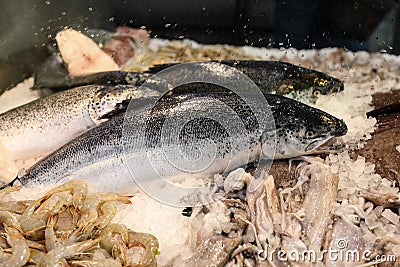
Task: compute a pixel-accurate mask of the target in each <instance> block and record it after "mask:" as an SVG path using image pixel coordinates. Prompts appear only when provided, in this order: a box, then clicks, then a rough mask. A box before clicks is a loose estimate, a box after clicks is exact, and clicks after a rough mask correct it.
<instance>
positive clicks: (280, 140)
mask: <svg viewBox="0 0 400 267" xmlns="http://www.w3.org/2000/svg"><path fill="white" fill-rule="evenodd" d="M237 97H238V96H237V95H235V94H232V93H223V92H218V93H207V94H172V95H167V96H164V97H163V98H162V99H161V100H159V101H158V102H157V105H156V106H155V107H154V108H153V109H152V110H151V113H150V115H149V116H148V113H146V110H145V109H143V110H142V109H141V105H140V101H142V100H136V101H138V103H136V104H135V107H136V115H135V117H134V118H133V119H132V120H128V121H126V120H125V124H124V115H123V114H120V115H118V116H115V117H113V118H111V119H110V120H108V121H106V122H104V123H102V124H101V125H99V126H98V127H96V128H94V129H92V130H90V131H88V132H86V133H84V134H83V135H81V136H79V137H77V138H76V139H74V140H72V141H71V142H69V143H68V144H66V145H64V146H63V147H61V148H60V149H58V150H57V151H55V152H54V153H52V154H51V155H49V156H48V157H46V158H44V159H42V160H41V161H39V162H38V163H36V164H35V165H34V166H33V167H32V168H31V169H30V170H29V171H28V173H27V174H26V175H25V176H23V177H21V179H20V181H21V182H22V184H23V185H25V186H34V185H37V184H47V183H54V182H56V181H60V180H63V179H72V178H74V177H75V178H80V179H86V180H88V182H89V183H90V184H92V186H93V188H96V190H100V191H102V190H107V191H115V192H124V190H125V189H126V188H129V186H130V185H132V184H133V183H134V182H133V180H132V179H131V173H133V174H134V175H138V176H143V177H149V179H151V176H152V174H151V173H152V172H151V170H149V169H147V167H146V166H147V165H146V164H144V162H146V159H148V156H149V155H156V156H159V155H163V153H165V151H181V152H183V153H184V154H185V155H186V157H187V158H190V157H193V158H196V156H198V153H197V152H198V151H199V149H201V148H208V147H211V146H212V147H214V148H215V147H216V148H217V151H216V152H215V153H214V152H213V151H211V150H208V149H205V150H201V151H202V154H201V155H202V156H203V157H205V158H206V159H210V160H211V159H212V161H211V162H212V163H211V164H210V165H209V166H208V167H207V168H206V169H204V170H202V171H201V172H199V173H196V172H193V173H190V174H187V173H184V175H185V177H187V175H190V176H191V177H194V178H196V177H197V176H199V177H203V178H204V177H209V176H211V175H213V174H215V173H221V172H223V171H229V170H231V169H233V168H236V167H239V166H242V165H244V164H247V163H248V162H250V161H254V160H256V159H259V158H262V157H267V158H271V157H275V158H290V157H296V156H300V155H304V154H307V153H312V152H313V151H312V150H308V151H307V149H308V148H309V146H310V145H311V144H313V143H315V142H322V141H326V140H328V139H330V138H332V137H334V136H340V135H343V134H345V133H346V131H347V127H346V125H345V124H344V123H343V121H341V120H339V119H337V118H335V117H333V116H331V115H329V114H327V113H325V112H323V111H321V110H318V109H315V108H312V107H309V106H307V105H304V104H302V103H299V102H297V101H294V100H291V99H288V98H285V97H282V96H277V95H265V97H266V100H267V101H268V103H269V104H270V107H271V112H272V115H273V117H274V119H275V126H276V127H275V128H274V127H267V128H262V127H261V125H270V124H268V121H263V120H268V119H269V118H270V117H269V116H268V115H270V114H268V112H267V111H265V116H262V118H261V120H262V121H259V120H257V119H256V118H255V115H254V114H253V113H252V110H251V109H249V106H247V103H243V102H241V101H240V100H239V99H238V98H237ZM215 99H217V100H219V101H222V102H224V103H227V104H228V105H230V108H231V109H232V110H235V111H236V112H237V116H238V117H237V116H236V118H233V116H231V115H229V114H225V113H223V112H222V113H221V112H217V111H218V107H217V105H216V104H215V101H213V100H215ZM253 104H254V105H258V104H259V103H253ZM188 110H192V111H193V112H194V113H196V114H208V115H209V116H203V117H204V119H201V118H198V119H197V121H196V123H185V124H184V125H180V126H181V128H180V129H178V130H179V131H178V132H174V131H172V130H171V131H166V132H164V133H163V132H162V129H163V127H164V126H165V123H166V121H167V118H168V117H171V119H172V121H180V119H182V116H185V114H186V113H187V111H188ZM215 116H219V117H218V120H217V121H225V122H227V123H228V125H231V126H232V125H233V126H234V127H233V129H234V131H232V132H225V131H224V128H223V127H220V126H219V125H218V124H217V123H215V121H214V120H210V119H208V118H215ZM207 117H208V118H207ZM238 122H240V123H239V124H237V125H238V126H237V127H239V125H241V127H242V129H241V130H239V128H235V127H236V124H235V123H238ZM126 125H128V126H129V127H128V128H126ZM176 128H177V127H174V128H173V129H176ZM302 131H305V132H304V133H302ZM307 131H312V132H314V133H315V134H314V136H308V135H307V134H306V132H307ZM124 133H125V134H124ZM162 133H163V134H162ZM274 134H276V141H277V145H276V146H277V147H278V150H281V152H280V153H277V154H275V155H274V154H273V153H271V151H270V150H269V149H273V148H274V147H272V146H271V144H273V143H274V142H273V141H271V138H273V137H274ZM268 135H269V136H268ZM126 136H129V137H130V138H128V139H127V138H126ZM176 137H179V138H176ZM292 139H293V140H292ZM288 140H292V141H288ZM296 140H297V142H296ZM177 149H178V150H177ZM177 154H178V153H171V154H170V157H172V158H168V160H172V162H179V160H180V158H179V157H175V156H176V155H177ZM168 160H166V159H163V158H161V159H160V158H158V161H157V164H156V166H159V167H160V168H161V172H162V174H163V176H164V177H175V176H179V175H182V172H181V170H180V169H179V168H175V167H174V166H170V165H168V162H169V161H168ZM127 166H134V170H132V169H131V170H129V169H128V168H127ZM130 171H131V173H130ZM196 175H197V176H196Z"/></svg>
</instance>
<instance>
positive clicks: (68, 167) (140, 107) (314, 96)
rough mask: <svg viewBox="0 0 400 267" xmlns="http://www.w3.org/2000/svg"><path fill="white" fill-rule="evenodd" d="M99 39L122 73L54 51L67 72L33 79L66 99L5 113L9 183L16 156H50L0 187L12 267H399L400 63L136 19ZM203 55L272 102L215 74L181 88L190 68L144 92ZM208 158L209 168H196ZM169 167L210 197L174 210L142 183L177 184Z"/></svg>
mask: <svg viewBox="0 0 400 267" xmlns="http://www.w3.org/2000/svg"><path fill="white" fill-rule="evenodd" d="M97 37H101V38H105V39H104V40H105V42H104V44H106V45H105V46H103V50H104V51H105V52H106V53H108V55H109V58H108V59H110V58H111V59H113V60H115V62H116V63H117V65H118V66H117V67H115V66H114V67H115V68H114V67H113V68H111V69H110V70H106V71H105V72H99V73H91V71H89V72H87V73H89V74H84V73H76V72H74V71H75V70H70V69H69V67H71V66H73V65H74V64H72V63H69V62H67V60H66V59H64V55H62V56H63V58H60V57H57V56H56V57H55V58H53V59H50V61H49V62H48V63H49V65H47V66H48V67H49V66H50V67H49V69H50V70H51V69H52V68H53V70H55V72H53V73H51V72H49V71H47V70H46V71H42V72H41V73H37V74H36V80H35V84H32V85H34V87H35V88H36V89H40V88H50V89H51V91H53V92H56V91H59V92H58V93H56V94H52V95H50V96H47V97H46V98H41V99H39V100H36V101H35V102H32V103H31V104H28V105H26V106H22V107H20V108H17V109H14V110H11V111H9V112H6V113H4V114H1V115H0V120H2V122H1V124H0V127H3V125H8V126H7V127H14V128H12V129H13V130H12V131H9V132H7V131H6V129H7V127H5V126H4V128H0V129H4V130H2V131H0V134H2V135H0V141H1V142H2V145H3V146H4V147H0V148H2V149H1V151H3V152H4V153H2V154H0V156H1V157H2V159H4V160H3V161H1V162H0V163H1V164H2V166H1V167H3V168H2V169H1V171H2V172H1V174H2V175H4V177H5V178H3V180H4V183H7V182H9V181H10V180H12V179H13V178H15V175H14V174H15V172H16V171H17V170H16V168H15V166H13V165H12V161H13V160H14V159H28V158H30V157H32V156H34V157H41V156H45V157H44V158H42V159H40V160H39V161H38V162H36V163H35V164H34V165H33V166H32V167H31V168H30V169H28V170H26V172H25V173H24V174H23V175H22V174H21V175H19V177H18V179H16V180H15V181H14V183H13V185H14V187H9V188H6V189H3V190H2V191H0V199H1V202H0V221H1V222H2V223H3V227H1V226H0V231H1V232H2V234H1V235H0V246H1V248H2V249H0V265H1V263H3V262H6V266H23V265H26V264H31V265H34V264H36V265H39V266H54V265H57V264H63V265H66V264H69V265H71V266H156V265H157V266H177V267H179V266H232V267H233V266H397V265H396V264H398V263H399V260H400V241H399V240H400V213H399V211H400V209H399V207H400V200H399V199H400V193H399V181H400V178H399V162H398V160H397V159H398V158H399V155H400V140H399V135H398V130H399V124H398V117H399V115H398V114H399V110H398V103H397V102H398V101H399V100H400V98H399V97H398V96H399V93H398V92H399V89H400V86H399V85H398V75H399V74H400V71H399V70H400V60H399V58H398V57H397V56H392V55H388V54H369V53H366V52H355V53H353V52H349V51H345V50H343V49H336V48H332V49H322V50H304V51H297V50H295V49H288V50H274V49H263V48H251V47H242V48H238V47H232V46H224V45H215V46H204V45H199V44H196V43H194V42H191V41H188V40H184V41H165V40H157V39H149V38H148V36H147V35H146V31H144V30H142V29H140V30H139V29H135V30H133V29H129V28H125V27H121V28H120V29H118V30H117V31H116V32H115V33H111V34H110V33H108V32H107V33H106V34H105V35H103V36H100V34H99V32H97V33H96V31H95V32H94V34H93V36H91V38H92V39H93V40H95V41H96V38H97ZM104 40H102V41H104ZM97 42H99V41H98V40H97ZM92 45H93V43H91V44H90V45H89V46H88V47H91V46H92ZM82 46H83V45H82ZM124 46H128V47H129V49H128V50H127V51H126V53H119V54H117V53H116V52H117V51H118V50H121V49H122V48H123V47H124ZM83 51H84V50H83ZM78 54H79V53H78ZM89 58H90V57H89ZM83 59H84V60H85V58H83ZM86 59H88V58H86ZM209 60H211V61H212V63H211V64H209V65H207V64H204V65H202V64H203V63H201V62H202V61H209ZM89 61H90V60H89ZM193 61H197V62H200V63H197V64H198V66H200V67H202V68H203V70H204V71H207V73H208V74H209V75H211V76H215V77H216V76H221V75H222V76H223V75H225V74H226V80H227V83H228V84H230V85H231V84H232V85H234V84H235V83H236V80H235V79H232V78H231V77H229V75H227V73H226V72H223V73H222V74H221V71H220V69H218V68H217V67H216V66H217V65H218V64H217V63H222V64H224V65H223V66H229V67H233V68H234V69H235V70H239V71H241V72H243V73H244V74H246V75H247V76H248V77H249V78H250V79H251V80H252V81H253V82H254V83H255V84H256V85H257V86H258V87H259V88H260V89H261V92H260V96H262V97H264V98H265V100H266V102H267V103H268V105H269V108H270V110H268V109H263V108H264V106H263V105H262V104H261V103H260V101H258V100H259V99H255V100H250V101H249V99H246V101H242V99H241V98H240V97H239V95H238V94H235V93H230V92H229V91H228V90H226V89H225V88H222V87H221V86H216V85H211V84H208V83H200V82H196V83H192V84H186V85H181V86H178V87H176V88H170V87H169V86H170V82H171V83H174V82H175V80H174V79H177V80H179V78H180V77H181V76H185V75H186V74H185V73H182V72H181V73H179V75H177V76H169V77H168V78H169V79H170V80H168V81H167V80H163V81H161V83H160V84H156V86H155V88H157V87H158V86H159V85H161V86H160V87H161V88H162V92H164V91H165V89H169V91H168V93H167V94H165V95H164V96H163V97H162V98H160V96H159V94H160V92H161V91H157V90H153V89H152V88H146V87H143V86H142V87H141V85H145V84H146V83H147V82H150V83H151V82H152V75H154V74H157V73H158V72H160V71H163V70H165V69H167V68H169V67H174V66H176V63H180V62H193ZM52 64H55V65H52ZM160 64H161V65H160ZM213 64H214V65H213ZM111 65H112V64H111ZM210 66H211V67H210ZM117 68H118V69H117ZM200 72H202V71H200ZM81 74H83V75H81ZM200 74H201V73H200ZM228 74H229V73H228ZM178 76H180V77H178ZM334 77H336V78H334ZM77 86H81V87H77ZM246 89H247V88H242V91H246ZM62 90H64V91H62ZM142 90H144V91H142ZM131 99H133V100H132V102H131V103H130V105H129V107H128V102H129V101H130V100H131ZM260 99H261V98H260ZM147 103H155V104H154V106H153V107H152V108H151V110H150V111H151V112H150V113H148V111H149V110H148V109H147V106H146V104H147ZM217 103H224V104H225V105H227V106H228V109H220V107H219V105H218V104H217ZM71 107H72V109H71ZM127 107H128V111H126V109H127ZM130 108H131V109H133V111H134V112H133V114H134V116H133V117H132V116H129V114H130V113H129V112H131V111H132V110H130ZM253 108H255V109H253ZM71 110H72V111H73V112H71ZM254 110H261V111H262V112H261V113H260V114H261V115H262V116H261V120H260V117H257V116H256V114H255V112H254ZM124 112H126V113H124ZM71 114H72V115H71ZM188 114H189V115H191V114H196V115H198V116H194V117H190V116H188ZM70 115H71V116H70ZM271 117H273V121H274V122H273V124H271V123H270V122H271V121H270V118H271ZM45 118H46V119H45ZM187 118H189V119H190V120H187ZM127 121H128V122H129V123H128V125H129V127H127ZM60 122H61V123H60ZM221 122H222V123H221ZM238 122H240V123H238ZM64 123H65V124H64ZM168 123H170V125H169V124H168ZM219 123H221V125H222V126H221V125H220V124H219ZM77 125H79V126H80V127H81V128H79V127H76V126H77ZM23 126H27V127H25V128H24V127H23ZM63 127H64V128H63ZM241 128H243V129H244V131H241V130H240V129H241ZM76 129H79V131H75V130H76ZM165 129H167V130H168V131H166V130H165ZM44 130H47V132H45V131H44ZM72 130H74V131H72ZM229 130H230V131H229ZM38 133H41V134H42V135H41V136H40V138H39V137H38V136H39V135H38ZM11 134H14V136H12V135H11ZM9 136H11V137H13V138H15V139H13V140H21V141H19V142H18V141H13V143H12V142H11V141H7V140H11V139H7V138H8V137H9ZM53 136H56V137H57V138H56V139H54V140H52V139H51V137H53ZM11 137H10V138H11ZM271 140H274V142H272V141H271ZM23 149H26V151H25V150H23ZM28 150H29V151H31V152H29V151H28ZM39 152H40V153H39ZM178 152H179V153H182V154H183V155H184V157H182V155H181V154H179V153H178ZM29 153H39V154H37V156H36V154H29ZM25 155H27V156H25ZM199 155H201V157H203V158H205V159H212V160H209V161H207V162H211V164H209V165H207V166H206V167H204V168H200V169H201V171H193V172H190V171H189V172H186V173H184V174H183V173H182V169H190V168H191V167H193V166H195V165H196V164H199V162H200V161H198V162H197V161H196V160H197V159H198V157H199ZM166 156H168V157H166ZM18 157H20V158H18ZM149 158H150V159H152V160H154V161H153V162H151V163H152V165H151V166H156V167H158V168H159V169H157V170H156V172H157V173H156V172H155V171H154V170H153V169H149V168H148V167H149V166H150V165H148V164H147V161H146V160H148V159H149ZM184 159H191V160H193V162H196V164H192V165H182V164H183V163H184ZM271 159H274V162H273V163H272V165H271ZM196 166H197V167H198V165H196ZM196 166H195V167H196ZM196 170H197V169H196ZM159 175H160V176H162V177H163V178H164V179H165V180H166V181H167V182H168V183H176V184H179V185H181V186H189V187H196V186H199V185H200V184H205V185H206V187H207V189H209V190H208V191H207V190H206V191H200V190H198V191H195V194H193V195H191V196H186V195H185V196H184V195H182V196H178V197H181V199H186V197H188V198H189V197H190V198H191V199H195V202H193V203H190V204H191V205H190V207H189V206H188V205H187V206H185V205H186V204H188V203H189V202H184V204H185V205H179V204H177V203H173V204H171V205H172V206H170V205H168V204H166V203H170V202H168V201H166V199H159V198H157V197H155V196H154V195H151V194H149V192H148V191H146V187H142V186H143V185H140V184H139V186H137V185H135V181H134V179H133V178H132V177H138V176H140V177H145V178H146V180H145V182H146V183H147V185H146V186H148V187H151V188H157V190H159V192H163V193H165V192H166V191H167V187H166V186H165V184H167V182H165V183H159V181H158V180H156V178H157V176H159ZM76 178H78V179H82V180H75V179H76ZM83 181H84V182H83ZM21 184H22V186H23V188H22V189H21V191H18V190H19V189H20V188H17V187H15V185H21ZM54 184H56V185H58V184H61V185H59V186H57V187H55V188H53V189H51V190H50V191H49V192H47V193H46V194H45V195H44V196H41V197H40V198H38V199H34V200H30V199H26V197H25V195H26V192H34V191H35V190H39V188H41V187H42V186H52V185H53V186H54ZM88 187H89V188H90V190H91V191H94V192H93V193H90V194H89V193H88V190H89V189H88ZM100 192H102V193H100ZM19 193H20V194H21V195H20V196H19V197H18V199H15V198H14V196H17V195H18V194H19ZM120 194H127V195H132V196H134V197H133V198H130V197H125V196H121V195H120ZM11 196H12V197H11ZM166 196H167V198H168V196H169V197H172V195H168V194H166ZM118 202H121V203H124V204H126V205H116V203H118ZM130 203H132V204H130ZM192 204H193V205H192ZM183 207H185V208H184V209H183ZM130 229H137V231H138V232H134V231H133V230H130ZM156 259H157V260H156Z"/></svg>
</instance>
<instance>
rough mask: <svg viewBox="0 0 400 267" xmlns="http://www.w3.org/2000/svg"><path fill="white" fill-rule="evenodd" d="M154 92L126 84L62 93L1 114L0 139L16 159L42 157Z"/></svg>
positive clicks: (74, 89) (71, 90)
mask: <svg viewBox="0 0 400 267" xmlns="http://www.w3.org/2000/svg"><path fill="white" fill-rule="evenodd" d="M151 94H152V91H151V90H147V89H145V88H141V89H140V90H139V89H138V88H137V87H134V86H127V85H117V86H106V85H90V86H84V87H77V88H73V89H70V90H66V91H63V92H59V93H56V94H53V95H50V96H48V97H45V98H40V99H38V100H35V101H33V102H30V103H28V104H26V105H23V106H20V107H17V108H15V109H12V110H9V111H7V112H5V113H3V114H0V141H1V142H2V143H3V145H4V147H5V148H6V149H7V150H8V151H9V152H10V154H11V157H12V159H14V160H27V159H31V158H38V157H43V156H45V155H47V154H49V153H51V152H53V151H54V150H56V149H57V148H59V147H61V146H62V145H64V144H66V143H67V142H68V141H70V140H72V139H73V138H75V137H76V136H78V135H80V134H82V133H84V132H85V131H87V130H89V129H91V128H93V127H95V126H97V125H98V124H99V123H100V122H103V121H105V120H107V118H108V117H110V116H112V114H114V113H118V112H119V110H120V109H123V107H124V106H126V105H127V103H128V102H129V100H130V99H132V98H133V97H143V96H145V95H151ZM154 95H157V94H156V93H154Z"/></svg>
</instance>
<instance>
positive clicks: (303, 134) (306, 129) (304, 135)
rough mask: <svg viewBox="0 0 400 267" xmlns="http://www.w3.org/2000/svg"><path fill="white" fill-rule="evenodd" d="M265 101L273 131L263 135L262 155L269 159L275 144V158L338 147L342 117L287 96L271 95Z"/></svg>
mask: <svg viewBox="0 0 400 267" xmlns="http://www.w3.org/2000/svg"><path fill="white" fill-rule="evenodd" d="M267 100H268V103H269V104H270V107H271V111H272V114H273V117H274V120H275V131H274V132H272V131H270V130H267V131H264V133H263V135H262V138H261V144H262V150H263V154H264V156H265V157H267V158H271V156H272V155H271V151H273V150H274V149H273V146H274V145H275V150H274V151H275V153H274V156H273V157H274V158H275V159H284V158H293V157H298V156H302V155H310V154H321V153H327V152H332V151H334V150H338V148H340V147H341V144H340V143H339V144H338V142H337V137H340V136H343V135H345V134H346V133H347V126H346V124H345V123H344V121H343V120H341V119H338V118H336V117H334V116H332V115H330V114H328V113H326V112H324V111H322V110H319V109H316V108H313V107H310V106H308V105H305V104H303V103H300V102H298V101H295V100H292V99H289V98H286V97H282V96H273V97H268V98H267ZM272 137H273V138H272ZM274 140H275V143H272V142H274Z"/></svg>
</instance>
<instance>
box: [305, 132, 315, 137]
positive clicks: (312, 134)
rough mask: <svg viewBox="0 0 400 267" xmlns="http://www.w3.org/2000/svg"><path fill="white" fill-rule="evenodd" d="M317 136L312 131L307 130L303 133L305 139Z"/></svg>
mask: <svg viewBox="0 0 400 267" xmlns="http://www.w3.org/2000/svg"><path fill="white" fill-rule="evenodd" d="M316 135H317V133H316V132H315V131H313V130H308V131H306V133H305V137H306V138H313V137H315V136H316Z"/></svg>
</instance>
